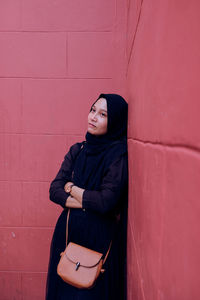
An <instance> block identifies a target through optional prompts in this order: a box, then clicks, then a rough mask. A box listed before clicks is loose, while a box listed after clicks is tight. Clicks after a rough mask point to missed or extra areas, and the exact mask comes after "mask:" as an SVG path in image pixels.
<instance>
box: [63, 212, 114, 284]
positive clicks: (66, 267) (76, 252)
mask: <svg viewBox="0 0 200 300" xmlns="http://www.w3.org/2000/svg"><path fill="white" fill-rule="evenodd" d="M69 214H70V209H68V214H67V225H66V248H65V251H64V252H62V253H61V258H60V261H59V264H58V267H57V273H58V275H59V276H60V277H61V278H62V279H63V280H64V281H65V282H67V283H68V284H70V285H72V286H75V287H76V288H79V289H89V288H92V287H93V286H94V284H95V282H96V280H97V278H98V277H99V275H100V273H103V272H104V271H105V270H104V269H103V265H104V263H105V262H106V259H107V257H108V254H109V252H110V248H111V244H112V241H111V243H110V246H109V249H108V251H107V253H106V255H105V257H104V258H103V254H102V253H99V252H96V251H94V250H91V249H88V248H86V247H83V246H80V245H78V244H75V243H72V242H70V243H69V244H68V224H69Z"/></svg>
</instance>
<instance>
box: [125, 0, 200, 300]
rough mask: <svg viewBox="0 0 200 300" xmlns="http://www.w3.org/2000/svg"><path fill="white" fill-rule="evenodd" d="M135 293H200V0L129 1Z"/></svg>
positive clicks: (177, 297)
mask: <svg viewBox="0 0 200 300" xmlns="http://www.w3.org/2000/svg"><path fill="white" fill-rule="evenodd" d="M127 23H128V30H127V32H128V34H127V56H128V61H129V64H128V68H127V69H128V70H127V72H128V78H127V86H128V99H129V117H130V118H129V158H130V162H129V166H130V190H129V194H130V199H129V222H128V241H129V242H128V257H129V264H128V266H129V268H128V280H129V283H128V295H129V300H191V299H192V300H198V299H200V284H199V283H200V280H199V266H200V217H199V216H200V201H199V195H200V176H199V174H200V155H199V154H200V135H199V128H200V117H199V112H200V102H199V97H200V85H199V78H200V34H199V28H200V2H199V1H198V0H196V1H195V0H191V1H186V0H182V1H167V0H163V1H158V0H151V1H140V0H138V1H137V0H130V1H128V22H127Z"/></svg>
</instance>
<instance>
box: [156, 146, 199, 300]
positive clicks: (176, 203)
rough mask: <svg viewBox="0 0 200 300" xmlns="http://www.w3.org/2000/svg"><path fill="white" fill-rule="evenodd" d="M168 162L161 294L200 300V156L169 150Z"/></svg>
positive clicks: (168, 297)
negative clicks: (199, 299)
mask: <svg viewBox="0 0 200 300" xmlns="http://www.w3.org/2000/svg"><path fill="white" fill-rule="evenodd" d="M166 163H167V166H166V180H165V186H164V188H165V193H166V196H165V202H164V203H163V207H164V221H163V239H162V249H161V263H160V270H161V272H160V293H161V296H162V295H165V298H166V299H183V300H189V299H198V298H199V293H200V287H199V265H200V251H199V249H200V239H199V236H200V227H199V213H200V202H199V195H200V184H199V174H200V156H199V153H195V152H194V151H189V150H187V149H181V148H172V149H170V148H168V147H167V148H166ZM172 266H173V267H172ZM174 283H176V284H174Z"/></svg>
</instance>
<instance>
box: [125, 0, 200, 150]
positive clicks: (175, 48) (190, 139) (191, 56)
mask: <svg viewBox="0 0 200 300" xmlns="http://www.w3.org/2000/svg"><path fill="white" fill-rule="evenodd" d="M186 7H187V9H186ZM199 11H200V10H199V3H198V4H197V3H196V4H195V5H194V2H190V3H187V5H185V4H181V5H180V6H179V4H178V3H176V5H175V6H172V5H171V4H169V3H168V2H167V1H165V3H164V4H163V3H161V2H160V3H158V2H152V3H150V2H149V1H148V2H146V3H143V6H142V15H141V19H140V24H139V28H138V31H137V36H136V40H135V44H134V55H133V56H132V59H131V61H130V64H129V74H128V86H129V88H130V93H129V99H130V100H131V101H130V102H131V105H130V108H129V109H130V110H131V111H130V116H131V118H130V131H129V133H130V136H131V137H133V138H137V139H142V140H145V141H147V140H148V141H154V142H162V143H165V144H171V143H172V144H176V145H179V144H182V145H188V146H195V147H198V148H199V147H200V139H199V130H197V128H199V111H200V101H199V94H200V85H199V77H200V60H199V52H200V35H199V30H198V27H199V17H200V15H199Z"/></svg>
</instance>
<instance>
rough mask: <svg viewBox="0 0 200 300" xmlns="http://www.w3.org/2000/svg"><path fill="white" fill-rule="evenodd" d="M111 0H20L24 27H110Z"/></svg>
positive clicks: (97, 29) (38, 28)
mask: <svg viewBox="0 0 200 300" xmlns="http://www.w3.org/2000/svg"><path fill="white" fill-rule="evenodd" d="M114 17H115V0H109V1H106V0H104V1H102V0H86V1H82V0H78V1H65V0H57V1H53V0H22V28H23V29H24V30H47V31H51V30H58V31H59V30H62V31H104V30H112V27H113V23H114Z"/></svg>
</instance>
